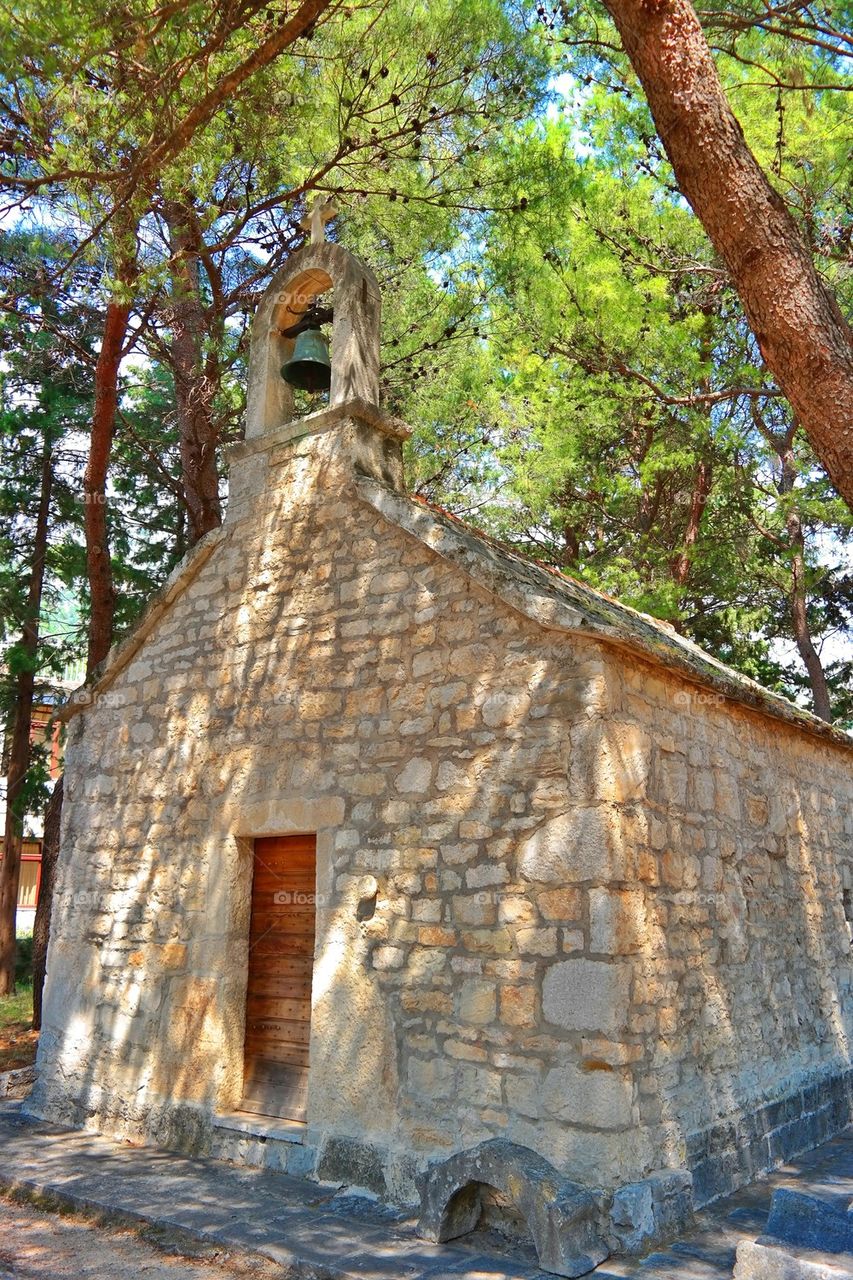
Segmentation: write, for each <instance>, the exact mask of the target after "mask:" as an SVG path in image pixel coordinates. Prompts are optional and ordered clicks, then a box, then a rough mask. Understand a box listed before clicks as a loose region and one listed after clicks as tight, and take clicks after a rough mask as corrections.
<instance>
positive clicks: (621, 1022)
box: [542, 956, 630, 1033]
mask: <svg viewBox="0 0 853 1280" xmlns="http://www.w3.org/2000/svg"><path fill="white" fill-rule="evenodd" d="M629 982H630V972H629V969H628V966H627V964H626V963H624V962H622V963H619V962H615V963H608V962H607V961H605V960H588V959H587V958H586V957H585V956H577V957H575V958H573V959H569V960H561V961H559V962H558V963H556V964H552V965H551V966H550V967H549V968H548V970H547V972H546V974H545V980H544V982H543V985H542V1011H543V1014H544V1017H545V1020H546V1021H547V1022H552V1023H554V1025H555V1026H558V1027H565V1028H566V1029H567V1030H569V1031H603V1032H611V1033H612V1032H616V1033H618V1032H620V1031H623V1030H624V1029H625V1027H626V1024H627V1021H628V992H629Z"/></svg>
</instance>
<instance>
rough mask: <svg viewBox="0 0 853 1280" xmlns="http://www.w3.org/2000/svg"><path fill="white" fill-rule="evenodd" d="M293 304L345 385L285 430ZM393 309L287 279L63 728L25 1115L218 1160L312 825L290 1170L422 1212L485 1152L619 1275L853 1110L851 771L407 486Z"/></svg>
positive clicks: (678, 650) (671, 649) (318, 265)
mask: <svg viewBox="0 0 853 1280" xmlns="http://www.w3.org/2000/svg"><path fill="white" fill-rule="evenodd" d="M300 273H301V274H300ZM294 281H296V282H297V283H299V284H300V287H302V288H305V287H306V281H307V287H308V291H309V293H310V292H311V291H313V292H315V293H316V292H317V291H319V290H322V289H323V288H324V287H328V286H329V285H332V286H334V291H335V292H334V299H335V325H336V330H337V329H339V332H338V333H337V336H336V334H335V333H333V339H332V351H333V357H334V355H335V353H336V352H343V353H345V354H346V361H347V362H348V363H345V364H344V365H343V366H342V365H341V363H340V360H343V358H344V357H343V355H342V356H341V357H340V360H339V363H338V366H337V369H336V372H335V373H334V374H333V385H332V397H331V404H330V406H329V408H328V409H326V410H324V411H322V412H320V413H318V414H314V415H312V416H309V417H307V418H303V419H301V420H297V421H295V422H294V421H289V420H288V406H287V405H286V404H284V403H283V402H282V400H281V396H282V392H281V389H280V387H278V386H276V385H275V377H277V363H278V361H279V359H280V356H281V346H280V341H279V339H278V336H277V335H278V334H279V332H280V329H281V327H282V322H281V313H282V311H284V312H285V313H286V314H288V315H292V314H294V308H295V304H294V301H293V298H294V292H293V291H294ZM365 282H366V283H365ZM359 308H361V310H359ZM377 308H378V292H377V291H376V289H375V282H373V281H372V278H370V277H369V273H367V272H366V271H365V269H364V268H362V267H361V266H360V264H356V263H355V262H354V260H353V259H350V257H349V255H346V254H345V253H344V251H343V250H341V249H340V248H339V247H338V246H335V245H322V246H319V247H314V248H312V249H309V250H308V251H306V254H305V255H304V256H303V257H301V258H297V259H296V260H295V261H294V263H293V264H292V265H291V266H290V267H288V268H286V269H285V272H284V273H283V274H282V275H281V276H279V277H278V278H277V279H276V280H274V281H273V284H272V285H271V286H270V290H269V292H268V294H267V298H266V300H265V302H264V303H262V305H261V308H260V311H259V314H258V318H257V320H256V329H255V338H254V345H253V355H252V361H253V364H252V369H253V373H252V377H253V379H254V382H253V385H252V386H251V387H250V398H249V401H250V420H249V423H248V427H247V439H246V442H245V443H244V444H243V445H240V446H238V447H237V448H236V450H235V451H234V455H233V458H232V465H231V479H230V484H231V488H230V498H229V505H228V515H227V520H226V522H225V525H224V526H223V528H222V529H220V530H217V531H215V532H214V533H213V534H210V535H208V537H207V538H206V539H205V540H204V541H203V542H202V543H201V544H199V546H197V547H196V548H195V550H194V551H193V553H192V554H191V555H190V557H189V558H188V560H187V561H186V562H185V563H184V564H183V565H181V566H180V567H179V568H178V570H176V572H175V574H174V575H173V577H172V579H171V580H170V581H169V583H168V584H167V586H166V588H165V589H164V591H163V593H161V595H160V597H158V599H157V600H156V601H155V602H154V604H153V605H152V606H151V608H150V610H149V612H148V614H147V615H146V616H145V618H144V619H143V620H142V622H141V624H140V625H139V627H138V628H137V630H136V631H135V632H134V633H133V635H132V636H131V637H130V638H129V639H128V640H126V641H125V642H124V644H123V645H120V646H119V647H118V648H117V649H116V650H114V652H113V653H112V654H111V656H110V658H109V659H108V661H107V663H106V665H105V668H104V670H103V671H102V672H101V673H100V675H99V678H98V679H97V680H96V681H95V682H94V683H93V684H92V685H91V686H90V688H89V689H88V690H87V691H86V692H85V694H84V695H83V696H82V697H81V698H79V699H78V700H77V701H76V702H75V703H74V704H73V705H72V708H71V711H72V712H76V714H74V715H73V718H71V719H70V723H69V735H68V737H69V740H68V749H67V773H66V799H65V808H64V813H63V839H62V853H61V859H60V865H59V870H58V885H57V894H56V904H55V908H54V917H53V927H52V934H51V943H50V954H49V959H48V985H47V993H46V1003H45V1011H44V1025H43V1031H42V1035H41V1042H40V1046H39V1057H38V1077H37V1083H36V1087H35V1090H34V1093H33V1095H32V1098H31V1101H30V1104H29V1105H30V1108H31V1110H32V1111H33V1112H34V1113H35V1114H37V1115H40V1116H42V1117H46V1118H49V1119H51V1120H53V1121H57V1122H62V1123H66V1124H72V1125H75V1126H87V1127H95V1128H98V1129H101V1130H103V1131H106V1132H109V1133H111V1134H117V1135H123V1136H127V1137H129V1138H134V1139H140V1138H141V1139H143V1140H147V1141H151V1142H154V1143H159V1144H161V1145H163V1146H167V1147H173V1148H177V1149H181V1150H185V1151H190V1152H207V1151H210V1150H211V1149H213V1150H216V1145H215V1143H216V1138H215V1129H214V1127H213V1125H214V1119H215V1116H216V1115H217V1113H220V1112H223V1111H231V1110H233V1109H234V1108H235V1107H237V1105H238V1103H239V1100H240V1097H241V1085H242V1070H243V1030H244V1018H245V993H246V981H247V977H246V975H247V954H248V926H249V911H250V901H251V877H252V841H253V839H255V838H257V837H261V836H267V835H286V834H288V833H291V832H300V833H301V832H311V833H316V837H317V923H316V949H315V959H314V972H313V995H312V1000H313V1005H312V1010H311V1028H310V1077H309V1104H308V1120H307V1126H306V1128H305V1132H304V1139H303V1142H302V1144H301V1146H299V1145H295V1144H294V1145H293V1147H292V1149H293V1152H294V1160H295V1159H296V1158H297V1154H298V1160H299V1169H300V1171H301V1172H307V1173H312V1172H315V1173H316V1172H317V1171H318V1170H319V1172H320V1175H321V1176H322V1177H324V1178H329V1179H335V1178H337V1179H345V1180H347V1181H355V1182H358V1183H360V1184H361V1185H362V1186H367V1187H368V1188H369V1189H371V1190H372V1191H374V1192H375V1193H377V1194H379V1195H380V1196H382V1197H384V1198H386V1199H388V1200H390V1201H393V1202H396V1203H402V1204H411V1203H415V1202H416V1201H417V1199H418V1178H419V1177H420V1176H421V1175H422V1174H423V1173H424V1171H425V1170H427V1169H428V1167H429V1166H430V1165H431V1164H434V1163H435V1162H436V1161H441V1160H444V1159H446V1158H447V1157H449V1156H451V1155H452V1154H453V1153H457V1152H460V1151H463V1150H466V1149H468V1148H473V1147H475V1146H477V1144H479V1143H481V1142H484V1141H486V1140H488V1139H493V1138H501V1139H505V1140H507V1142H509V1143H513V1144H517V1145H519V1146H521V1147H525V1148H528V1149H529V1150H531V1151H532V1152H534V1153H536V1154H537V1155H538V1156H541V1157H543V1158H544V1159H545V1160H547V1161H548V1162H550V1163H551V1164H552V1165H553V1166H554V1167H555V1169H556V1170H557V1171H559V1172H560V1173H561V1174H562V1175H565V1176H566V1177H568V1178H570V1179H573V1180H575V1181H576V1182H578V1183H581V1184H584V1185H586V1186H588V1187H590V1188H595V1189H602V1188H603V1189H604V1190H605V1191H606V1192H607V1195H608V1196H612V1195H614V1193H615V1200H613V1202H612V1203H613V1208H612V1218H611V1225H612V1232H613V1235H612V1239H613V1240H615V1243H616V1245H621V1246H622V1247H625V1248H633V1247H641V1246H642V1244H643V1242H644V1241H648V1239H650V1238H651V1237H653V1236H654V1234H655V1231H656V1229H657V1228H656V1220H655V1213H656V1211H657V1209H658V1208H659V1207H660V1206H661V1205H665V1204H666V1202H667V1191H666V1189H667V1187H669V1186H670V1185H674V1186H676V1187H681V1188H683V1187H684V1186H685V1185H688V1186H689V1183H690V1179H691V1178H692V1187H693V1197H694V1201H695V1203H696V1204H701V1203H703V1202H706V1201H707V1200H709V1199H711V1198H713V1197H714V1196H716V1195H719V1194H721V1193H723V1192H725V1191H728V1190H729V1189H731V1188H732V1187H734V1186H735V1185H737V1184H738V1183H740V1182H742V1181H744V1180H745V1179H747V1178H748V1177H750V1176H752V1175H753V1174H754V1173H755V1172H756V1171H757V1170H760V1169H764V1168H767V1167H769V1166H770V1165H771V1164H772V1163H773V1162H774V1161H778V1160H780V1159H781V1158H783V1157H785V1156H787V1155H790V1154H791V1153H793V1152H795V1151H798V1150H802V1149H804V1148H806V1147H809V1146H812V1145H814V1144H816V1143H817V1142H818V1141H820V1140H821V1139H823V1138H824V1137H826V1136H827V1135H828V1134H829V1133H831V1132H833V1131H835V1130H837V1129H839V1128H840V1127H842V1126H843V1125H844V1124H846V1123H847V1122H848V1121H849V1120H850V1119H851V1073H850V1040H849V1037H850V1034H851V1020H852V1019H853V1009H851V1000H850V988H851V963H850V948H851V941H850V940H851V934H850V927H849V923H848V918H847V916H848V914H849V903H850V901H851V892H853V882H851V863H853V806H851V803H850V801H851V794H853V786H851V742H850V740H849V739H848V738H847V737H846V736H845V735H842V734H841V733H838V732H835V731H833V730H831V729H829V728H828V727H827V726H825V725H823V724H822V723H821V722H820V721H817V720H815V719H814V718H812V717H811V716H809V715H808V714H806V713H804V712H802V711H801V710H799V709H797V708H796V707H793V706H792V705H791V704H789V703H786V702H785V701H784V700H782V699H779V698H776V697H774V696H772V695H770V694H768V693H766V692H765V691H763V690H761V689H760V688H759V687H758V686H757V685H754V684H752V683H751V682H750V681H748V680H745V679H744V678H742V677H740V676H739V675H737V674H735V673H734V672H732V671H729V670H727V669H726V668H725V667H724V666H722V665H721V664H720V663H718V662H716V661H715V659H713V658H712V657H710V656H709V655H707V654H704V653H702V651H700V650H699V649H697V648H696V647H695V646H693V645H691V644H689V643H688V642H686V641H684V640H683V639H680V638H679V637H677V636H676V635H674V634H673V633H672V632H671V631H670V630H669V629H668V628H666V627H665V626H663V625H662V624H658V623H656V622H654V621H653V620H651V619H649V618H646V617H644V616H643V615H640V614H638V613H635V612H634V611H632V610H630V609H628V608H625V607H623V606H620V605H619V604H618V603H616V602H614V601H612V600H608V599H606V598H604V597H602V596H600V595H598V594H597V593H595V592H593V591H591V590H589V589H588V588H585V587H583V586H582V585H581V584H579V583H575V582H573V581H572V580H571V579H567V578H565V577H563V576H561V575H559V574H555V573H551V572H549V571H547V570H545V569H542V568H539V567H538V566H536V565H532V564H530V563H528V562H526V561H524V560H523V559H521V558H519V557H517V556H515V555H513V554H512V553H510V552H508V551H506V550H505V549H503V548H501V547H500V546H498V545H496V544H494V543H491V542H489V541H488V540H485V539H483V538H480V537H478V536H477V535H476V534H474V533H472V532H471V531H470V530H468V529H466V528H465V527H464V526H463V525H461V524H460V523H459V522H457V521H454V520H452V519H450V518H449V517H447V516H445V515H443V514H442V513H440V512H436V511H434V510H432V509H431V508H429V507H427V506H425V505H424V504H423V503H419V502H417V501H415V500H414V499H412V498H410V497H409V496H407V495H406V493H405V492H404V488H403V482H402V464H401V441H402V439H403V438H404V437H405V435H406V434H407V433H406V429H405V428H403V427H402V426H401V424H400V423H398V422H396V421H395V420H392V419H389V418H387V417H386V416H384V415H383V414H382V413H381V412H380V411H379V410H378V409H377V408H376V403H377V401H378V394H377V391H376V386H377V383H376V378H375V369H376V362H375V359H374V353H373V348H372V346H371V345H370V344H371V343H372V342H373V338H372V337H371V334H374V333H378V309H377ZM295 309H296V311H297V312H298V307H296V308H295ZM303 309H304V308H303ZM365 334H366V336H365ZM359 335H361V336H359ZM365 343H366V344H367V347H368V348H370V349H369V350H368V352H367V355H366V356H365V357H364V361H363V362H362V363H359V360H360V355H359V348H360V344H361V346H362V347H364V344H365ZM270 397H272V398H273V399H272V401H271V400H270ZM294 1167H296V1166H295V1165H294ZM670 1175H671V1179H674V1182H671V1180H669V1181H668V1179H670ZM662 1188H663V1190H662ZM688 1200H689V1195H688ZM659 1225H660V1224H659V1222H658V1226H659Z"/></svg>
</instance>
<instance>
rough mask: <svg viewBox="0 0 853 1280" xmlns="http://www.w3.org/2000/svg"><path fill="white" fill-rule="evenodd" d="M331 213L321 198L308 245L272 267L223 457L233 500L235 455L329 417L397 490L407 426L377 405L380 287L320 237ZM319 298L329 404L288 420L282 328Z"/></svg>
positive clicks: (362, 461)
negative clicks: (324, 312) (240, 436)
mask: <svg viewBox="0 0 853 1280" xmlns="http://www.w3.org/2000/svg"><path fill="white" fill-rule="evenodd" d="M331 217H334V210H333V207H332V206H330V204H329V202H328V201H326V202H323V201H321V200H319V199H318V200H317V201H316V202H315V204H314V207H313V209H312V211H311V213H310V215H309V216H308V217H307V218H306V219H305V220H304V224H303V225H305V226H306V228H307V229H309V230H310V243H309V244H307V245H305V246H304V247H303V248H302V249H300V250H298V251H297V252H296V253H295V254H293V256H292V257H291V258H290V259H289V260H288V262H287V263H286V264H285V265H284V266H283V267H282V268H281V270H280V271H278V272H277V273H276V275H275V276H274V277H273V279H272V280H271V281H270V284H269V285H268V287H267V289H266V291H265V292H264V294H263V297H262V298H261V301H260V303H259V305H258V309H257V311H256V313H255V318H254V321H253V325H252V342H251V351H250V356H249V378H248V387H247V395H246V423H245V443H244V444H243V445H238V446H237V447H236V448H235V449H234V450H232V453H231V457H230V461H231V476H230V502H231V504H232V505H233V504H234V503H235V502H236V503H239V502H240V498H241V495H242V494H243V487H242V484H241V481H242V480H243V479H244V468H242V467H241V465H240V464H241V462H243V461H244V460H246V459H248V458H250V457H252V456H256V455H257V454H258V453H259V452H267V451H268V450H269V448H270V447H271V446H272V444H273V443H274V442H276V443H277V442H280V443H284V442H285V441H286V440H289V439H292V438H293V436H294V435H295V434H303V433H305V432H306V431H310V432H312V433H314V432H321V431H325V430H327V429H328V428H329V427H331V426H332V425H333V424H340V425H341V426H342V427H343V428H344V430H343V431H342V432H340V433H339V435H340V437H341V438H340V441H339V443H340V444H342V445H344V444H345V445H346V447H347V448H348V450H349V452H350V454H351V456H352V460H353V461H354V462H355V463H356V469H357V470H358V471H359V472H360V473H362V474H368V475H372V476H374V477H375V478H376V479H378V480H381V481H382V482H383V483H385V484H387V485H389V486H390V487H392V488H394V489H402V487H403V464H402V453H401V444H402V441H403V440H405V439H407V438H408V436H409V435H410V431H409V429H408V427H406V426H405V425H404V424H403V423H402V422H400V421H399V420H397V419H394V418H391V417H389V416H388V415H386V414H385V413H383V412H382V410H381V409H380V405H379V401H380V392H379V337H380V321H381V311H382V303H381V297H380V293H379V285H378V284H377V281H376V278H375V276H374V275H373V272H372V271H371V270H370V269H369V268H368V267H367V266H366V265H365V264H364V263H363V262H361V261H360V260H359V259H358V258H356V257H355V256H354V254H352V253H350V252H349V251H348V250H347V249H345V248H343V246H342V245H339V244H333V243H330V242H329V241H327V240H326V239H325V234H324V223H325V222H326V221H328V220H329V219H330V218H331ZM320 299H322V302H323V305H324V307H326V308H328V309H330V310H331V312H332V322H331V386H330V388H329V401H328V405H327V406H326V407H324V408H322V409H320V410H318V411H315V412H313V413H310V414H307V415H305V416H304V417H301V418H294V411H295V410H294V393H293V388H292V387H291V386H289V385H288V383H287V381H286V380H285V379H284V377H283V376H282V366H283V365H284V364H285V363H286V362H287V361H288V360H289V359H290V357H291V356H292V354H293V350H294V338H293V337H292V336H288V331H290V330H292V329H293V328H294V327H295V326H298V324H299V322H300V320H301V319H302V318H303V317H304V316H305V314H306V312H308V311H309V308H312V307H313V306H315V305H316V304H317V302H318V300H320ZM297 424H298V427H297ZM245 479H246V480H248V474H247V473H246V474H245Z"/></svg>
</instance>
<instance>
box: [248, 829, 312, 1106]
mask: <svg viewBox="0 0 853 1280" xmlns="http://www.w3.org/2000/svg"><path fill="white" fill-rule="evenodd" d="M254 861H255V865H254V873H253V876H252V918H251V927H250V931H249V985H248V991H247V996H246V1049H245V1062H244V1076H243V1100H242V1102H241V1103H240V1107H241V1109H242V1110H243V1111H253V1112H255V1113H257V1114H259V1115H267V1116H283V1117H285V1118H287V1119H289V1120H304V1119H305V1112H306V1105H307V1101H308V1040H309V1035H310V1031H311V971H312V968H313V964H314V925H315V892H316V876H317V866H316V863H317V840H316V836H313V835H312V836H273V837H271V838H269V839H264V840H256V841H255V859H254Z"/></svg>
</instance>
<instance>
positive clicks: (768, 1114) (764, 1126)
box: [686, 1068, 853, 1209]
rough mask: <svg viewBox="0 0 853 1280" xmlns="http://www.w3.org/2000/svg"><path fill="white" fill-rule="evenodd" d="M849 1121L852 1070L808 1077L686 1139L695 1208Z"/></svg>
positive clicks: (813, 1144)
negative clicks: (771, 1097) (789, 1090)
mask: <svg viewBox="0 0 853 1280" xmlns="http://www.w3.org/2000/svg"><path fill="white" fill-rule="evenodd" d="M851 1121H853V1068H849V1069H846V1070H844V1071H841V1072H838V1073H837V1074H834V1075H827V1076H825V1077H823V1078H822V1079H820V1080H815V1081H810V1082H808V1083H806V1084H803V1085H801V1086H800V1087H799V1088H797V1089H795V1090H792V1091H791V1092H789V1093H787V1094H785V1095H784V1096H782V1097H781V1098H778V1099H775V1100H774V1101H772V1102H767V1103H765V1104H764V1105H763V1106H762V1105H757V1106H756V1107H754V1108H753V1109H751V1110H750V1111H748V1112H747V1111H744V1112H741V1113H740V1114H739V1115H738V1116H736V1117H735V1118H733V1119H732V1120H729V1121H724V1122H722V1123H720V1124H717V1125H713V1126H711V1127H709V1128H707V1129H704V1130H702V1131H701V1132H700V1133H696V1134H693V1135H691V1136H690V1137H689V1138H688V1139H687V1159H686V1164H687V1167H688V1168H689V1169H690V1171H691V1173H692V1175H693V1200H694V1204H695V1206H696V1208H697V1209H699V1208H701V1207H702V1206H703V1205H706V1204H709V1203H710V1202H711V1201H712V1200H718V1199H719V1198H720V1197H721V1196H726V1195H730V1194H731V1192H733V1191H736V1190H737V1189H738V1187H742V1186H745V1185H746V1183H748V1182H752V1181H754V1180H755V1178H757V1177H758V1176H759V1175H760V1174H762V1173H767V1172H769V1170H771V1169H773V1168H775V1167H776V1166H777V1165H779V1164H783V1163H784V1162H785V1161H786V1160H790V1159H791V1158H792V1157H793V1156H797V1155H801V1154H802V1153H803V1152H804V1151H812V1150H813V1149H814V1148H815V1147H818V1146H820V1144H821V1143H822V1142H826V1141H827V1140H828V1139H829V1138H832V1137H834V1136H835V1135H836V1134H837V1133H840V1132H841V1131H842V1129H845V1128H846V1127H847V1125H848V1124H850V1123H851Z"/></svg>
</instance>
